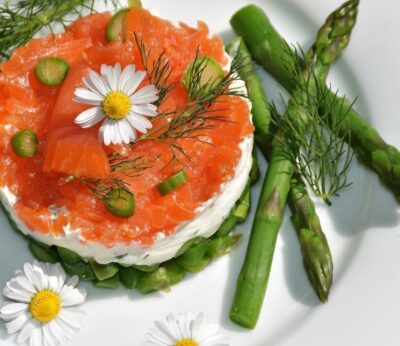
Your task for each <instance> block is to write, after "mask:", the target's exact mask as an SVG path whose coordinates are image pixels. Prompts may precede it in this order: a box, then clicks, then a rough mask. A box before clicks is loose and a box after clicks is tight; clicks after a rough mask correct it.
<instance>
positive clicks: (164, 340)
mask: <svg viewBox="0 0 400 346" xmlns="http://www.w3.org/2000/svg"><path fill="white" fill-rule="evenodd" d="M147 338H148V339H149V341H150V342H152V343H153V344H155V345H163V346H164V345H165V346H169V345H171V344H173V343H175V342H176V340H173V339H171V338H170V337H168V336H167V335H165V334H161V333H159V332H158V330H156V329H153V330H151V331H150V333H148V334H147Z"/></svg>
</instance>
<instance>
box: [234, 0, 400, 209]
mask: <svg viewBox="0 0 400 346" xmlns="http://www.w3.org/2000/svg"><path fill="white" fill-rule="evenodd" d="M231 24H232V26H233V28H234V29H235V31H236V32H237V33H238V35H240V36H242V37H243V38H244V41H245V42H246V44H247V46H248V48H249V50H250V52H251V54H252V56H253V57H254V59H255V60H256V61H257V62H259V63H260V64H261V65H263V67H264V68H265V69H266V70H267V71H268V72H269V73H270V74H271V75H272V76H273V77H274V78H275V79H276V80H277V81H278V82H279V83H280V84H281V85H282V86H283V87H284V88H285V89H286V90H287V91H289V92H292V91H293V90H294V89H295V88H296V85H295V83H294V82H293V78H292V76H291V74H290V71H292V69H293V68H296V62H295V59H294V58H293V57H292V56H291V55H288V54H287V49H288V44H287V43H286V42H285V40H284V39H283V38H282V37H281V36H280V34H279V33H278V32H277V31H276V29H275V28H274V27H273V25H272V24H271V22H270V21H269V19H268V17H267V16H266V15H265V14H264V13H263V11H262V10H261V9H260V8H258V7H257V6H255V5H249V6H246V7H244V8H242V9H241V10H239V11H238V12H237V13H236V14H235V15H234V16H233V17H232V19H231ZM337 97H338V96H337V95H335V94H334V93H330V94H329V96H328V98H327V99H326V101H325V102H323V103H322V104H321V112H324V113H325V112H326V111H327V110H328V109H329V107H330V106H331V105H334V108H333V109H332V110H331V111H330V113H331V116H332V117H335V116H338V114H341V112H342V109H343V108H345V109H346V108H350V106H351V104H352V103H351V102H350V101H349V100H348V99H344V100H343V105H342V102H341V100H339V101H338V100H337ZM342 131H343V134H347V133H349V136H348V137H347V141H348V143H349V144H350V145H351V146H352V148H353V149H354V150H355V152H356V153H357V155H358V158H359V159H360V161H362V162H363V163H365V164H366V165H367V166H369V167H370V168H372V169H373V170H375V172H376V173H377V174H378V176H379V177H380V179H381V180H382V181H383V182H384V183H385V184H386V185H387V186H388V187H389V188H390V189H391V190H392V192H393V193H394V195H395V197H396V198H397V200H398V201H400V152H399V150H398V149H396V148H395V147H394V146H392V145H390V144H388V143H386V142H385V140H384V139H383V138H382V137H381V136H380V135H379V133H378V132H377V131H376V130H375V129H374V128H373V127H372V126H371V125H370V124H369V123H368V122H367V121H365V120H364V119H363V118H362V116H361V115H359V114H358V113H357V112H356V110H355V109H353V108H352V109H351V110H350V111H349V113H348V115H347V121H346V122H344V123H343V126H342Z"/></svg>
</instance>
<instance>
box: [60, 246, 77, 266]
mask: <svg viewBox="0 0 400 346" xmlns="http://www.w3.org/2000/svg"><path fill="white" fill-rule="evenodd" d="M57 251H58V255H59V256H60V259H61V261H63V262H67V263H69V264H77V263H79V262H80V261H81V256H79V255H78V254H77V253H76V252H73V251H71V250H69V249H66V248H65V247H60V246H58V247H57Z"/></svg>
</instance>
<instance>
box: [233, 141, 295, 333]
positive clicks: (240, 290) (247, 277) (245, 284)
mask: <svg viewBox="0 0 400 346" xmlns="http://www.w3.org/2000/svg"><path fill="white" fill-rule="evenodd" d="M280 135H282V134H280ZM292 172H293V164H292V162H291V161H290V160H288V159H287V158H286V155H285V153H284V152H282V142H281V141H280V140H279V139H278V137H277V139H275V140H274V145H273V149H272V155H271V160H270V162H269V166H268V172H267V175H266V177H265V179H264V183H263V187H262V189H261V196H260V199H259V201H258V205H257V211H256V215H255V217H254V221H253V227H252V230H251V235H250V240H249V245H248V248H247V252H246V258H245V260H244V263H243V266H242V269H241V272H240V275H239V278H238V282H237V287H236V293H235V297H234V300H233V303H232V308H231V312H230V318H231V320H232V321H233V322H236V323H237V324H239V325H241V326H243V327H246V328H254V327H255V325H256V323H257V320H258V316H259V314H260V311H261V307H262V302H263V300H264V296H265V291H266V288H267V283H268V278H269V273H270V270H271V264H272V258H273V254H274V249H275V244H276V238H277V235H278V231H279V227H280V225H281V222H282V216H283V211H284V208H285V204H286V196H287V194H288V192H289V187H290V177H291V175H292Z"/></svg>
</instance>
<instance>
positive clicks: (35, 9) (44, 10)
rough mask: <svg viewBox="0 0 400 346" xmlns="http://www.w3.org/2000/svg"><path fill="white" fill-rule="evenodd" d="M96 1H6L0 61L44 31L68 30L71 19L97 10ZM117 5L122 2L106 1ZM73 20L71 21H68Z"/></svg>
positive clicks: (0, 20)
mask: <svg viewBox="0 0 400 346" xmlns="http://www.w3.org/2000/svg"><path fill="white" fill-rule="evenodd" d="M94 1H95V0H19V1H10V0H4V1H2V2H1V5H0V60H7V59H8V58H9V57H10V56H11V54H12V52H13V51H14V49H15V48H17V47H21V46H23V45H25V44H26V43H28V42H29V41H30V40H31V39H32V38H33V37H34V36H35V35H36V34H37V33H39V32H40V31H41V30H43V29H48V30H49V31H50V32H53V28H54V26H55V25H61V26H63V27H66V26H67V25H68V24H70V23H71V18H75V19H76V17H78V16H81V15H82V14H84V13H87V12H89V13H90V12H93V11H94ZM104 2H105V3H106V4H107V3H111V4H112V5H113V6H114V7H116V6H117V4H118V0H104ZM68 18H70V19H68Z"/></svg>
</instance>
